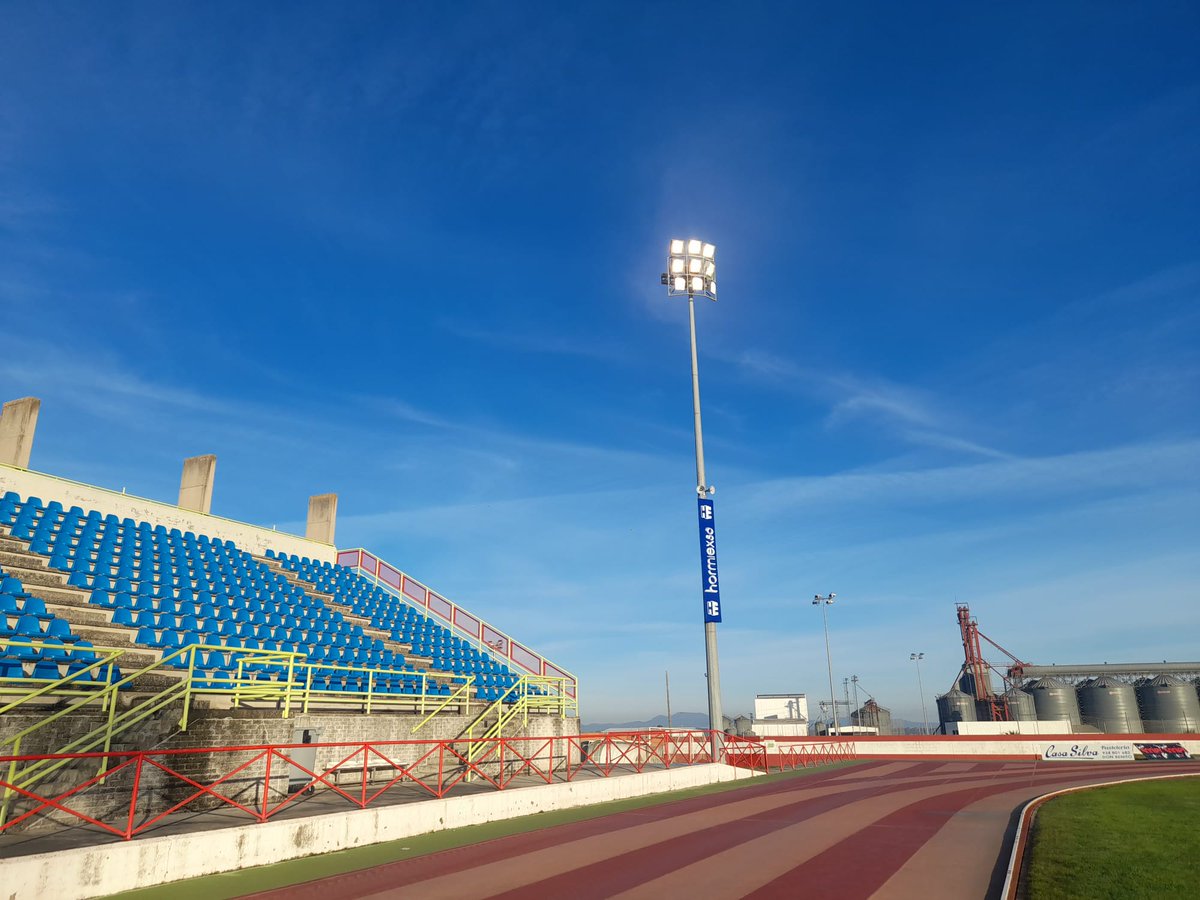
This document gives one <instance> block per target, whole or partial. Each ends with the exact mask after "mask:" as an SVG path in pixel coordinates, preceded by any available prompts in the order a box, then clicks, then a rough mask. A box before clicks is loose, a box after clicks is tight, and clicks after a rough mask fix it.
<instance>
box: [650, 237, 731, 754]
mask: <svg viewBox="0 0 1200 900" xmlns="http://www.w3.org/2000/svg"><path fill="white" fill-rule="evenodd" d="M716 258H717V248H716V246H714V245H713V244H708V243H705V242H704V241H701V240H699V239H697V238H691V239H689V240H681V239H679V238H675V239H673V240H672V241H671V243H670V246H669V248H668V251H667V271H666V272H664V273H663V275H662V283H663V284H665V285H666V286H667V296H669V297H687V300H688V328H689V331H690V333H691V339H692V414H693V417H694V424H695V432H696V496H697V501H696V503H697V512H698V515H699V523H700V580H701V588H700V590H701V598H702V599H703V601H704V606H703V609H704V660H705V664H706V671H707V675H708V727H709V728H710V729H711V732H712V756H713V761H714V762H715V761H716V759H717V756H718V754H719V753H720V751H721V746H722V743H723V741H722V740H721V735H722V732H723V731H724V725H725V718H724V716H723V715H722V713H721V671H720V666H719V664H718V661H717V623H718V622H720V621H721V587H720V582H719V580H718V578H717V532H716V520H715V518H714V517H713V502H712V494H713V493H714V490H715V489H714V488H713V487H712V486H711V485H710V484H709V483H708V479H707V477H706V476H705V474H704V431H703V429H702V428H701V426H700V367H699V364H698V362H697V360H696V296H697V295H700V296H701V297H707V298H708V299H709V300H716V299H717V261H716Z"/></svg>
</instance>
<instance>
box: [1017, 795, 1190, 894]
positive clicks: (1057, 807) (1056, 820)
mask: <svg viewBox="0 0 1200 900" xmlns="http://www.w3.org/2000/svg"><path fill="white" fill-rule="evenodd" d="M1031 838H1032V841H1031V845H1030V854H1031V855H1030V860H1029V873H1028V881H1027V884H1028V895H1027V896H1028V897H1029V898H1030V900H1106V898H1112V900H1138V898H1146V900H1182V898H1190V897H1200V778H1171V779H1167V780H1165V781H1145V782H1137V783H1132V784H1120V785H1114V786H1112V787H1106V788H1097V789H1095V790H1088V791H1079V792H1077V793H1074V794H1067V795H1066V796H1063V797H1058V798H1056V799H1054V800H1050V801H1049V802H1047V803H1046V804H1045V805H1044V806H1043V807H1042V808H1041V809H1040V810H1038V813H1037V817H1036V818H1035V820H1034V825H1033V833H1032V835H1031Z"/></svg>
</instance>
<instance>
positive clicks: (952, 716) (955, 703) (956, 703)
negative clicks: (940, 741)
mask: <svg viewBox="0 0 1200 900" xmlns="http://www.w3.org/2000/svg"><path fill="white" fill-rule="evenodd" d="M937 709H938V721H940V722H941V723H942V724H943V725H944V724H945V723H947V722H976V721H978V718H977V717H976V715H975V700H974V698H972V697H968V696H967V695H966V694H964V693H963V692H962V691H960V690H959V689H958V688H951V689H950V690H948V691H947V692H946V693H944V694H942V696H940V697H938V698H937Z"/></svg>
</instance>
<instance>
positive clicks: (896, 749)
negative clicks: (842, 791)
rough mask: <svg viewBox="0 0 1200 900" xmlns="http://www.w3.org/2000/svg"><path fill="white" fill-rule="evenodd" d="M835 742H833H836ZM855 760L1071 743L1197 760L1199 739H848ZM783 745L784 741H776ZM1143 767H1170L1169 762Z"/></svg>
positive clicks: (1010, 754) (1033, 750)
mask: <svg viewBox="0 0 1200 900" xmlns="http://www.w3.org/2000/svg"><path fill="white" fill-rule="evenodd" d="M835 740H836V739H835ZM846 742H847V743H849V744H852V745H853V747H854V755H855V757H856V758H858V759H871V758H872V757H877V758H885V759H886V758H903V757H909V756H911V757H922V756H925V757H959V756H961V757H976V758H980V759H982V758H986V757H992V758H1013V759H1033V758H1037V759H1041V758H1042V755H1043V753H1044V752H1045V751H1046V749H1047V748H1048V747H1050V746H1051V745H1054V746H1055V747H1058V748H1062V747H1070V746H1071V745H1073V744H1104V745H1106V746H1108V745H1117V744H1120V745H1127V746H1130V747H1132V745H1133V744H1134V743H1139V744H1151V743H1153V744H1182V745H1183V746H1184V748H1185V749H1187V751H1188V752H1189V753H1191V754H1192V756H1193V757H1194V758H1197V757H1200V738H1198V737H1197V736H1196V735H1183V736H1179V735H1161V734H1145V735H1129V734H1060V735H1054V736H1050V735H1041V736H1039V737H1026V736H1023V735H1003V736H1000V737H990V736H983V735H980V736H978V737H969V736H968V737H920V736H915V737H906V738H900V737H896V738H889V737H879V738H847V739H846ZM779 743H780V745H781V746H782V745H783V741H780V742H779ZM1145 765H1163V766H1169V765H1170V763H1169V762H1164V763H1151V762H1147V763H1145Z"/></svg>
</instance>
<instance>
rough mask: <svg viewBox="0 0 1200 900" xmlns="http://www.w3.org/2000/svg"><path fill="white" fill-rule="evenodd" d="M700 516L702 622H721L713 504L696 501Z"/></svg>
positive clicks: (719, 583) (703, 500)
mask: <svg viewBox="0 0 1200 900" xmlns="http://www.w3.org/2000/svg"><path fill="white" fill-rule="evenodd" d="M697 503H698V504H699V507H698V509H699V515H700V578H701V583H702V584H703V594H704V621H705V622H720V621H721V580H720V578H719V576H718V575H717V528H716V519H715V517H714V516H713V502H712V501H711V500H706V499H701V500H698V501H697Z"/></svg>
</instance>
